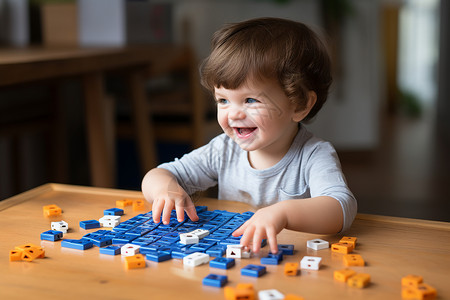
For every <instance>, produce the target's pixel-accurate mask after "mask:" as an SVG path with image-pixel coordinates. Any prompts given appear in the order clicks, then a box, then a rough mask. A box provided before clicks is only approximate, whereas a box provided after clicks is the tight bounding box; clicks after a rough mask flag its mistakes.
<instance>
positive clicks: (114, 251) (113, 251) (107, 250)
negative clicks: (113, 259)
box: [99, 245, 120, 255]
mask: <svg viewBox="0 0 450 300" xmlns="http://www.w3.org/2000/svg"><path fill="white" fill-rule="evenodd" d="M99 252H100V254H106V255H119V254H120V246H113V245H110V246H106V247H103V248H100V250H99Z"/></svg>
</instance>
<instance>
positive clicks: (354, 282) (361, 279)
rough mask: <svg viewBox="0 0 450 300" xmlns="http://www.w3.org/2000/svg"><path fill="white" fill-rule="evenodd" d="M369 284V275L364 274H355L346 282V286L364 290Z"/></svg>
mask: <svg viewBox="0 0 450 300" xmlns="http://www.w3.org/2000/svg"><path fill="white" fill-rule="evenodd" d="M369 283H370V275H369V274H366V273H357V274H356V275H353V276H352V277H350V278H349V279H348V280H347V284H348V286H351V287H357V288H364V287H366V286H368V285H369Z"/></svg>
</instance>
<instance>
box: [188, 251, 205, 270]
mask: <svg viewBox="0 0 450 300" xmlns="http://www.w3.org/2000/svg"><path fill="white" fill-rule="evenodd" d="M208 262H209V255H208V254H206V253H202V252H194V253H192V254H189V255H187V256H185V257H183V264H184V265H186V266H189V267H196V266H199V265H202V264H207V263H208Z"/></svg>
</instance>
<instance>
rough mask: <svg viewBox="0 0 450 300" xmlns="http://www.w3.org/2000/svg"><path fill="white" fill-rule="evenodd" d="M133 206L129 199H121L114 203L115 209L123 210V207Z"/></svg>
mask: <svg viewBox="0 0 450 300" xmlns="http://www.w3.org/2000/svg"><path fill="white" fill-rule="evenodd" d="M131 205H133V200H131V199H121V200H117V201H116V207H118V208H125V206H131Z"/></svg>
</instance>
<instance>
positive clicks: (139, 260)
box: [125, 254, 145, 270]
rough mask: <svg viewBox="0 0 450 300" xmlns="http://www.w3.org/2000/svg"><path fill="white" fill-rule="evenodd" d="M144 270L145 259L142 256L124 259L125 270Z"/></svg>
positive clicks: (137, 255)
mask: <svg viewBox="0 0 450 300" xmlns="http://www.w3.org/2000/svg"><path fill="white" fill-rule="evenodd" d="M138 268H145V257H144V255H142V254H136V255H133V256H127V257H125V269H127V270H129V269H138Z"/></svg>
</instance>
